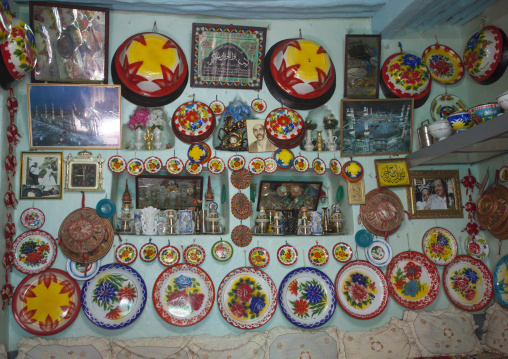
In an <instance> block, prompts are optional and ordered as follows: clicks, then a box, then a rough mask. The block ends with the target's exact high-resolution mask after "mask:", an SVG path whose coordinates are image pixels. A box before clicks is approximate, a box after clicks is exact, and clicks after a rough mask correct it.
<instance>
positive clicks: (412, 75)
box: [400, 70, 422, 85]
mask: <svg viewBox="0 0 508 359" xmlns="http://www.w3.org/2000/svg"><path fill="white" fill-rule="evenodd" d="M400 78H401V79H403V80H405V81H406V84H408V85H416V84H418V83H420V82H422V78H421V76H420V73H419V72H418V71H413V70H408V71H405V72H404V73H403V74H402V75H400Z"/></svg>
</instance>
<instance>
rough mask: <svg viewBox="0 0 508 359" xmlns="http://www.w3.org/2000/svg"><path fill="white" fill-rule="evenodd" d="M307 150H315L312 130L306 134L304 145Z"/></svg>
mask: <svg viewBox="0 0 508 359" xmlns="http://www.w3.org/2000/svg"><path fill="white" fill-rule="evenodd" d="M303 148H305V151H314V144H313V143H312V130H307V133H306V134H305V145H303Z"/></svg>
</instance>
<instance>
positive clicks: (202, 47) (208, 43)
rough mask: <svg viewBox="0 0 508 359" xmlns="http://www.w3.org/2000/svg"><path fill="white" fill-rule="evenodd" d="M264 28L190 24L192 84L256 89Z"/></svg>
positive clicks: (260, 72) (259, 83)
mask: <svg viewBox="0 0 508 359" xmlns="http://www.w3.org/2000/svg"><path fill="white" fill-rule="evenodd" d="M265 44H266V28H265V27H252V26H249V27H248V26H233V25H213V24H192V73H191V86H192V87H212V88H218V87H219V88H220V87H225V88H236V89H245V90H260V89H261V88H262V85H263V62H264V57H265Z"/></svg>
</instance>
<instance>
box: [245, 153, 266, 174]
mask: <svg viewBox="0 0 508 359" xmlns="http://www.w3.org/2000/svg"><path fill="white" fill-rule="evenodd" d="M264 170H265V161H264V160H263V159H262V158H259V157H255V158H253V159H251V160H250V162H249V171H250V173H252V174H254V175H259V174H261V173H263V171H264Z"/></svg>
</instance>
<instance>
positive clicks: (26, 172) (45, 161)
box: [19, 151, 63, 200]
mask: <svg viewBox="0 0 508 359" xmlns="http://www.w3.org/2000/svg"><path fill="white" fill-rule="evenodd" d="M62 163H63V152H41V151H36V152H31V151H24V152H21V176H20V185H19V199H31V200H36V199H62Z"/></svg>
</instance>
